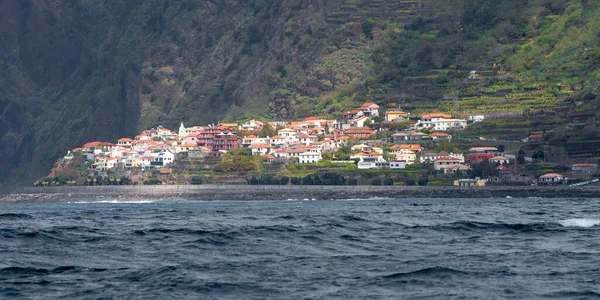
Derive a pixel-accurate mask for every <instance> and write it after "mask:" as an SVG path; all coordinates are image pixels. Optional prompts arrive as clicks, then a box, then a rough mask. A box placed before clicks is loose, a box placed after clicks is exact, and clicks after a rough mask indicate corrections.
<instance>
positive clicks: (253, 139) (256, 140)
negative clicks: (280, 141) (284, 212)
mask: <svg viewBox="0 0 600 300" xmlns="http://www.w3.org/2000/svg"><path fill="white" fill-rule="evenodd" d="M269 143H270V141H269V139H268V138H260V137H258V136H256V135H254V134H251V135H249V136H246V137H245V138H242V146H243V147H250V146H251V145H254V144H269Z"/></svg>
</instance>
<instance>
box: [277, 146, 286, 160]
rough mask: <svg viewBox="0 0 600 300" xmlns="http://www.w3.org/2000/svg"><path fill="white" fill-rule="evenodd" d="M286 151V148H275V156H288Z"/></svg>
mask: <svg viewBox="0 0 600 300" xmlns="http://www.w3.org/2000/svg"><path fill="white" fill-rule="evenodd" d="M287 151H288V149H287V148H279V149H275V157H277V158H287V157H288V153H287Z"/></svg>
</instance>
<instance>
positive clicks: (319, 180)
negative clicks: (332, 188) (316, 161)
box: [314, 175, 323, 185]
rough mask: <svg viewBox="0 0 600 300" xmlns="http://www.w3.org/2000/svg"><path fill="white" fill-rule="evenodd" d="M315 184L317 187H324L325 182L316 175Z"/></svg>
mask: <svg viewBox="0 0 600 300" xmlns="http://www.w3.org/2000/svg"><path fill="white" fill-rule="evenodd" d="M314 184H315V185H323V180H322V179H321V177H319V175H315V178H314Z"/></svg>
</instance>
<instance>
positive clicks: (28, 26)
mask: <svg viewBox="0 0 600 300" xmlns="http://www.w3.org/2000/svg"><path fill="white" fill-rule="evenodd" d="M598 5H599V1H596V0H571V1H568V0H561V1H555V0H537V1H515V0H502V1H492V0H485V1H469V0H450V1H426V0H422V1H418V0H413V1H405V0H372V1H364V0H332V1H324V0H286V1H275V0H253V1H241V0H212V1H209V0H186V1H170V0H149V1H125V2H123V1H116V0H109V1H103V2H98V1H89V0H76V1H68V2H65V1H58V0H40V1H18V0H5V1H2V2H0V49H1V50H0V74H2V76H0V124H1V125H2V126H1V127H0V128H1V129H0V140H1V146H0V154H1V155H2V157H3V158H4V161H5V162H6V163H3V164H1V165H0V182H2V183H3V186H4V187H10V186H12V184H15V183H19V184H28V183H29V182H32V181H33V179H35V178H38V177H40V176H41V175H43V174H46V173H47V172H48V170H49V169H50V168H51V165H52V163H53V162H54V160H55V159H56V158H57V157H59V156H62V155H64V151H65V150H66V149H70V148H73V147H75V146H76V145H79V144H81V143H82V142H84V141H90V140H114V139H116V138H118V137H121V136H132V135H133V134H134V133H135V132H138V131H139V129H142V128H149V127H152V126H156V125H159V124H162V125H164V126H166V127H172V128H173V127H175V126H176V125H177V124H178V123H179V122H180V121H184V122H186V124H203V123H209V122H217V121H221V120H239V119H244V118H250V117H261V118H275V117H277V118H295V117H305V116H308V115H311V114H316V115H321V116H336V115H337V114H338V113H339V112H341V111H344V110H346V109H349V108H352V107H354V106H355V105H356V104H357V103H360V102H363V101H365V100H373V101H375V102H377V103H379V104H385V103H389V102H396V103H399V104H401V105H402V106H403V108H405V109H409V110H414V111H416V112H418V111H420V110H427V109H442V110H446V111H449V112H452V113H455V114H458V115H462V114H469V113H487V114H489V113H496V114H498V115H501V114H506V113H509V114H514V115H524V116H526V117H528V118H548V117H549V116H550V117H551V118H553V119H555V120H556V121H555V122H554V123H553V124H551V126H549V127H544V130H555V129H556V131H557V132H558V133H559V136H560V139H558V138H557V140H556V141H554V142H555V145H557V146H561V147H565V145H566V144H567V143H568V142H570V141H580V142H582V143H587V144H586V145H588V146H589V145H592V146H593V145H596V144H594V143H595V141H596V140H600V137H599V136H597V135H598V132H600V131H598V130H596V129H597V105H598V100H597V96H596V94H597V86H598V78H599V77H598V75H599V72H600V71H598V64H600V37H599V36H598V34H597V33H598V32H600V30H598V29H600V28H599V26H600V15H599V14H600V9H599V8H598ZM472 71H475V73H472ZM470 75H472V76H470ZM507 128H513V129H514V130H515V131H527V129H524V128H521V127H519V126H511V125H510V124H508V125H507ZM572 128H578V129H579V130H577V131H576V133H573V131H572V130H571V129H572ZM518 133H519V132H516V135H519V134H518ZM523 134H524V133H522V134H521V135H523ZM550 142H553V141H550ZM590 143H591V144H590ZM569 145H571V144H570V143H569ZM576 148H577V147H576ZM577 149H579V148H577ZM577 149H575V150H573V151H580V150H577Z"/></svg>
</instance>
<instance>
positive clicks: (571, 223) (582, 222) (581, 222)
mask: <svg viewBox="0 0 600 300" xmlns="http://www.w3.org/2000/svg"><path fill="white" fill-rule="evenodd" d="M558 224H560V225H562V226H563V227H583V228H590V227H594V226H598V225H600V220H598V219H566V220H560V221H558Z"/></svg>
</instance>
